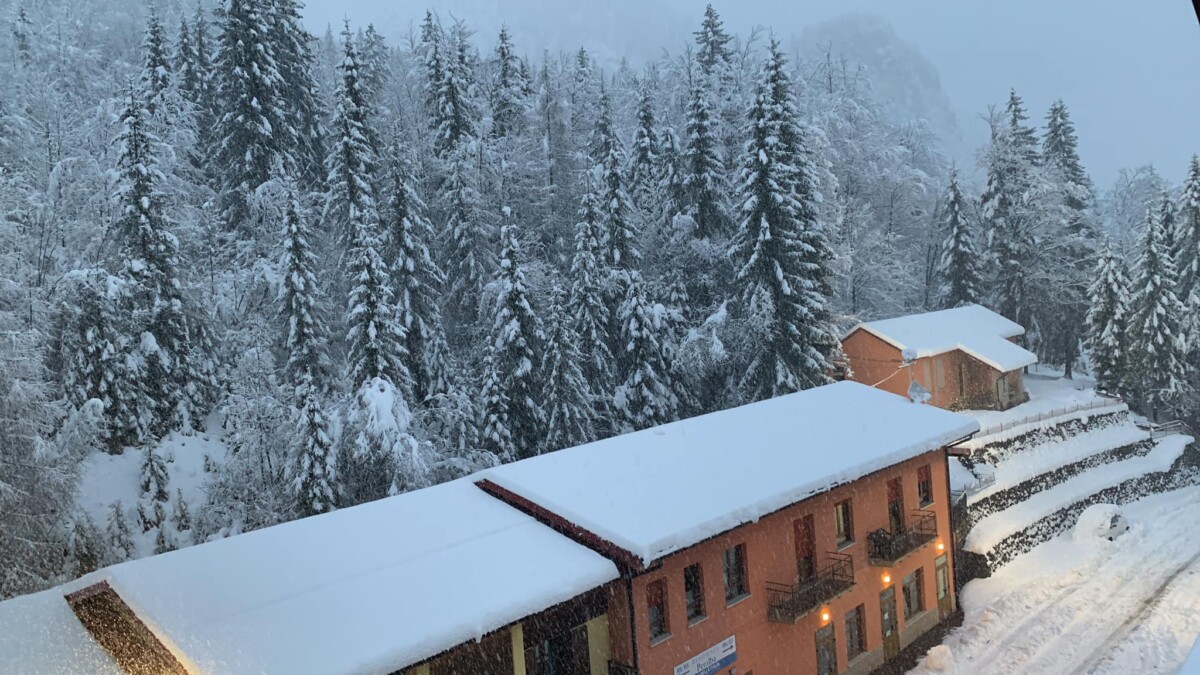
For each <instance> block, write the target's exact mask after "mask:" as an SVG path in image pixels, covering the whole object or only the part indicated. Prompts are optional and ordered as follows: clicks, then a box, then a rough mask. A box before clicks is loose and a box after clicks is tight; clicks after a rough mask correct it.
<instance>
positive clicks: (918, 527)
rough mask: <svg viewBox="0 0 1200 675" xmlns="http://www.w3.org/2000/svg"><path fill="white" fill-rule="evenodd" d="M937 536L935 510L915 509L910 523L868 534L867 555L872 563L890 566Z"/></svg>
mask: <svg viewBox="0 0 1200 675" xmlns="http://www.w3.org/2000/svg"><path fill="white" fill-rule="evenodd" d="M936 537H937V518H936V517H935V515H934V513H933V511H924V510H922V511H913V512H912V517H911V518H910V519H909V523H908V524H907V525H906V526H905V527H903V528H901V529H900V530H897V531H895V532H889V531H888V530H885V529H883V528H880V529H878V530H875V531H874V532H870V533H868V534H867V557H868V562H870V563H871V564H872V565H883V566H889V565H891V564H893V563H895V562H896V561H898V560H900V559H901V558H903V557H904V556H906V555H908V554H909V553H912V552H913V551H915V550H917V549H919V548H921V547H922V546H924V545H925V544H928V543H929V542H931V541H933V540H934V539H935V538H936Z"/></svg>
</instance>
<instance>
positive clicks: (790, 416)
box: [481, 382, 977, 564]
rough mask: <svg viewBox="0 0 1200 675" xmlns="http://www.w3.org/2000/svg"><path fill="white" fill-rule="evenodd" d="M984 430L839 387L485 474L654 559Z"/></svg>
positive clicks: (851, 386)
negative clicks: (978, 430) (977, 430)
mask: <svg viewBox="0 0 1200 675" xmlns="http://www.w3.org/2000/svg"><path fill="white" fill-rule="evenodd" d="M976 428H977V424H976V423H975V422H974V420H972V419H970V418H968V417H964V416H962V415H957V414H955V413H951V412H948V411H945V410H941V409H939V408H934V407H931V406H925V405H916V404H913V403H911V402H909V401H908V400H907V399H904V398H902V397H899V396H896V395H894V394H889V393H887V392H884V391H880V390H878V389H872V388H871V387H867V386H864V385H861V384H857V383H854V382H839V383H837V384H831V385H827V386H824V387H818V388H816V389H809V390H807V391H802V392H799V393H796V394H791V395H788V396H781V397H779V398H775V399H770V400H766V401H760V402H758V403H753V404H750V405H746V406H742V407H740V408H734V409H731V410H725V411H721V412H716V413H712V414H709V415H703V416H700V417H695V418H692V419H688V420H682V421H679V422H675V423H672V424H667V425H664V426H661V427H655V428H653V429H647V430H645V431H639V432H636V433H632V434H626V435H624V436H617V437H615V438H609V439H606V440H603V441H598V442H596V443H591V444H588V445H584V446H580V447H577V448H570V449H567V450H560V451H558V452H555V453H551V454H548V455H542V456H540V457H535V458H533V459H530V460H526V461H522V462H517V463H515V464H509V465H506V466H501V467H497V468H494V469H488V470H486V471H484V472H482V474H481V475H482V476H483V477H485V478H487V479H489V480H491V481H492V482H493V483H495V484H497V485H499V486H500V487H501V488H504V489H506V490H508V491H511V492H513V493H515V494H516V495H518V496H520V497H523V498H524V499H528V500H530V501H532V502H534V503H536V504H538V505H539V506H541V507H543V508H545V509H548V510H550V511H551V512H553V513H555V514H557V515H559V516H561V517H563V518H565V519H567V520H568V521H570V522H572V523H574V524H575V525H578V526H580V527H582V528H584V529H586V530H588V531H589V532H591V533H593V534H596V535H598V536H600V537H603V538H604V539H607V540H608V541H610V542H612V543H614V544H616V545H617V546H619V547H621V548H623V549H625V550H626V551H629V552H630V553H632V554H634V555H635V556H637V557H638V558H640V559H641V560H642V561H643V562H644V563H646V564H650V563H651V562H652V561H654V560H656V559H658V558H660V557H662V556H664V555H667V554H669V553H671V552H674V551H678V550H680V549H683V548H686V547H688V546H691V545H692V544H695V543H697V542H699V541H702V540H704V539H707V538H708V537H711V536H713V535H716V534H719V533H721V532H725V531H727V530H731V529H733V528H735V527H737V526H739V525H741V524H743V523H747V522H753V521H755V520H757V519H758V518H760V517H762V516H763V515H766V514H768V513H771V512H773V511H777V510H779V509H781V508H783V507H785V506H788V505H790V504H794V503H796V502H799V501H802V500H804V499H806V498H807V497H810V496H812V495H814V494H817V493H820V492H823V491H826V490H828V489H830V488H832V487H834V486H836V485H840V484H843V483H847V482H849V481H852V480H854V479H856V478H859V477H861V476H864V475H866V474H868V473H871V472H873V471H877V470H879V469H882V468H885V467H887V466H891V465H893V464H896V463H899V462H902V461H904V460H906V459H910V458H912V457H915V456H917V455H920V454H922V453H925V452H928V451H931V450H935V449H937V448H940V447H943V446H945V445H947V444H949V443H952V442H954V441H957V440H959V439H961V438H963V437H964V436H967V435H968V434H970V433H972V432H973V431H975V429H976Z"/></svg>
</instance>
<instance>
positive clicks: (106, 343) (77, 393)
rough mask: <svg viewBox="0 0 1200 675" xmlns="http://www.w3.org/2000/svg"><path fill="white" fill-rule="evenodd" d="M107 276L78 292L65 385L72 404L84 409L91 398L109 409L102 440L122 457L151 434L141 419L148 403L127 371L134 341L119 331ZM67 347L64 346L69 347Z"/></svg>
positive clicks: (85, 283) (87, 282)
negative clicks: (142, 405)
mask: <svg viewBox="0 0 1200 675" xmlns="http://www.w3.org/2000/svg"><path fill="white" fill-rule="evenodd" d="M114 285H115V284H114V283H112V280H110V279H109V278H108V277H107V276H106V275H103V274H98V275H92V276H90V277H89V278H87V279H85V280H84V281H83V282H81V283H80V284H79V285H78V286H77V287H76V289H75V293H74V297H75V303H74V305H73V306H71V307H70V308H69V309H68V308H66V307H64V311H70V312H71V313H72V315H73V316H72V317H71V320H72V322H73V328H74V335H73V339H72V340H70V341H68V340H66V339H64V343H67V344H69V345H70V346H69V350H70V352H69V353H68V354H67V355H66V370H65V373H64V377H63V386H64V389H65V390H66V394H67V400H68V401H70V403H71V404H72V405H74V406H75V407H77V408H79V407H82V406H83V405H84V404H85V403H87V401H88V400H90V399H97V400H99V401H100V402H101V404H102V405H103V407H104V425H103V428H102V429H101V436H102V437H103V439H104V443H105V447H106V448H107V450H108V452H109V453H110V454H114V455H119V454H121V453H122V452H124V450H125V447H126V446H130V445H136V444H137V443H138V442H139V441H140V440H141V439H142V437H143V436H144V435H145V433H146V431H147V429H146V428H144V427H145V425H144V424H143V423H142V419H141V418H140V417H139V415H138V406H139V404H140V403H141V402H143V401H145V398H144V396H143V395H142V393H141V392H140V390H139V389H138V386H139V380H138V378H137V377H136V373H130V372H129V369H128V368H127V367H126V351H127V349H128V340H127V339H126V338H125V337H124V336H122V335H121V333H120V331H119V322H118V317H117V313H118V311H119V309H118V304H117V302H116V300H117V298H114V297H110V293H109V288H110V286H114ZM67 344H64V347H66V346H67Z"/></svg>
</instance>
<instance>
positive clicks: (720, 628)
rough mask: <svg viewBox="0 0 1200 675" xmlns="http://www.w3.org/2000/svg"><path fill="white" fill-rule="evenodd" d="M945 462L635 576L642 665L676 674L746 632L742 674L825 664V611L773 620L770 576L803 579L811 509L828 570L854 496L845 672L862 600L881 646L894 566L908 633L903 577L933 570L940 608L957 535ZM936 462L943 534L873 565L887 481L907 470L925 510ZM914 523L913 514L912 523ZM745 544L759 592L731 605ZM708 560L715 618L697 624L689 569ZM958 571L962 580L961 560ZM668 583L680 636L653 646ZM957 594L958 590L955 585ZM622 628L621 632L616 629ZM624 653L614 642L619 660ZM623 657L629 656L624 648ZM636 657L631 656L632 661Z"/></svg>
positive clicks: (933, 592)
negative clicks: (845, 504)
mask: <svg viewBox="0 0 1200 675" xmlns="http://www.w3.org/2000/svg"><path fill="white" fill-rule="evenodd" d="M945 462H946V460H945V454H944V452H943V451H942V450H937V451H933V452H929V453H926V454H924V455H921V456H920V457H917V458H914V459H912V460H909V461H907V462H904V463H902V464H898V465H896V466H893V467H890V468H888V469H886V470H883V471H880V472H877V473H874V474H871V475H869V476H866V477H864V478H861V479H859V480H857V481H855V482H853V483H850V484H847V485H843V486H841V487H838V488H835V489H833V490H830V491H829V492H826V493H823V494H820V495H817V496H815V497H813V498H811V499H808V500H806V501H804V502H801V503H799V504H795V505H792V506H790V507H787V508H785V509H783V510H781V511H778V512H776V513H773V514H771V515H769V516H766V517H764V518H763V519H762V520H760V521H759V522H757V523H751V524H748V525H744V526H742V527H739V528H737V529H736V530H733V531H730V532H726V533H724V534H721V535H719V536H717V537H715V538H713V539H710V540H707V541H705V542H702V543H700V544H697V545H696V546H693V547H691V548H689V549H686V550H684V551H680V552H678V553H675V554H672V555H670V556H668V557H667V558H666V559H664V560H662V561H661V565H660V566H659V567H658V568H656V569H653V570H650V571H647V572H644V573H642V574H640V575H638V576H636V577H634V578H633V598H634V612H635V615H636V624H635V625H636V630H635V631H634V632H635V634H636V641H637V652H638V670H639V672H640V673H641V674H642V675H671V673H672V672H673V671H674V668H675V666H677V665H679V664H681V663H683V662H684V661H686V660H688V659H690V658H692V657H693V656H695V655H697V654H699V653H700V652H702V651H704V650H705V649H708V648H709V647H711V646H713V645H716V644H717V643H719V642H720V641H721V640H724V639H725V638H727V637H729V636H730V635H735V636H736V637H737V654H738V659H737V662H736V668H737V671H738V672H739V673H747V672H749V671H751V670H753V671H754V673H755V675H794V674H795V673H810V672H815V671H816V642H815V639H816V638H815V632H816V630H817V629H818V628H819V627H821V626H822V625H823V622H822V620H821V617H820V615H821V612H820V611H816V612H813V613H811V614H809V615H808V616H806V617H804V618H802V619H800V620H799V621H798V622H797V623H796V624H794V625H786V624H777V623H771V622H769V621H768V620H767V592H766V588H765V585H766V583H767V582H768V581H771V582H778V583H786V584H792V583H795V580H796V553H795V551H796V546H795V536H794V525H793V523H794V521H796V520H797V519H799V518H801V517H802V516H804V515H806V514H810V513H811V514H813V516H814V521H815V527H816V544H817V547H816V549H817V553H818V558H817V559H818V566H821V567H823V563H824V561H825V556H824V553H825V552H827V551H836V550H837V548H836V543H835V542H836V525H835V521H834V504H836V503H837V502H839V501H841V500H843V499H847V498H850V499H852V500H853V502H852V504H853V524H854V539H855V541H854V543H853V544H850V545H848V546H847V547H845V548H843V549H842V551H841V552H842V553H848V554H851V555H852V556H853V558H854V570H855V578H856V584H855V586H854V588H853V589H852V590H850V591H849V592H848V593H846V594H844V595H842V596H840V597H838V598H836V599H835V600H834V601H833V603H832V604H831V605H829V607H828V608H829V611H830V613H831V615H832V618H831V620H832V623H833V624H834V626H835V628H834V630H835V632H836V637H837V649H838V663H839V665H838V670H839V671H840V670H843V669H844V668H845V667H846V646H845V645H846V635H845V622H844V617H845V613H846V612H847V611H848V610H850V609H852V608H854V607H855V606H857V605H860V604H861V605H864V618H865V632H866V649H867V651H872V650H875V649H879V648H880V647H881V646H882V632H881V618H880V611H879V593H880V592H881V591H882V590H883V589H884V588H885V584H884V582H883V574H884V572H885V571H887V572H890V573H891V576H892V584H889V585H895V586H896V594H897V603H898V608H899V612H898V613H899V614H900V616H899V628H900V630H901V631H903V630H904V628H905V626H904V616H903V599H902V597H903V596H902V592H901V589H900V583H901V580H902V579H903V578H904V576H905V575H907V574H909V573H910V572H912V571H913V570H915V569H917V568H918V567H922V568H923V569H924V575H925V586H924V597H925V607H926V609H927V610H928V611H932V612H937V586H936V577H935V567H934V565H935V560H936V558H937V557H938V556H939V555H947V557H948V559H949V558H950V556H949V552H950V550H951V549H952V548H953V547H952V545H951V541H950V514H949V504H948V498H949V497H948V493H947V490H948V485H947V476H946V463H945ZM924 465H929V466H930V469H931V474H932V479H933V495H934V502H933V504H932V505H930V506H927V507H925V508H927V509H929V510H932V511H935V513H936V514H937V516H936V519H937V528H938V535H939V536H938V538H937V539H935V540H934V542H933V543H930V544H928V545H926V546H925V547H924V548H922V549H920V550H918V551H916V552H914V553H912V554H910V555H909V556H908V557H906V558H905V559H903V560H902V561H901V562H900V563H899V564H898V565H897V566H896V567H895V568H891V569H885V568H882V567H874V566H871V565H869V564H868V562H867V533H868V532H869V531H871V530H875V529H878V528H887V527H888V516H887V482H888V481H889V480H891V479H893V478H896V477H901V478H902V480H903V494H904V509H905V512H906V514H908V513H910V512H911V511H913V510H916V509H917V508H920V507H919V501H918V495H917V470H918V468H919V467H921V466H924ZM910 522H911V521H910ZM939 542H940V543H943V544H944V545H945V550H944V551H938V550H937V546H936V544H937V543H939ZM737 544H745V545H746V557H747V568H748V577H749V580H748V586H749V589H750V595H749V596H748V597H745V598H744V599H742V600H741V601H739V602H735V603H734V604H732V605H731V606H726V603H725V589H724V583H723V573H722V553H723V552H724V551H725V549H727V548H731V547H733V546H735V545H737ZM696 562H699V563H700V564H701V565H702V569H703V577H704V598H705V609H706V613H707V618H705V619H703V620H701V621H699V622H698V623H696V624H695V625H692V626H689V625H688V622H687V618H686V617H687V608H686V606H685V601H684V582H683V570H684V568H685V567H687V566H688V565H691V564H693V563H696ZM950 565H951V568H950V570H949V573H950V576H951V578H953V573H954V570H953V567H952V565H953V560H952V559H950ZM660 579H662V580H666V586H667V616H668V620H669V631H670V633H671V636H670V637H669V638H666V639H665V640H662V641H660V642H659V643H658V644H654V645H652V644H651V640H650V634H649V617H648V610H647V604H646V599H647V585H648V584H650V583H653V582H655V581H658V580H660ZM951 592H953V591H951ZM622 601H623V602H625V603H627V602H628V601H627V599H625V598H620V599H618V600H616V601H615V602H613V603H610V605H609V608H610V614H609V617H610V622H612V623H613V624H615V623H616V622H613V621H612V619H613V617H614V614H615V613H614V609H615V607H614V605H616V604H620V603H621V602H622ZM612 630H613V633H614V634H616V633H618V632H620V631H621V629H618V628H616V627H615V626H614V627H613V629H612ZM622 651H624V650H623V649H621V648H619V647H618V645H616V644H614V645H613V654H614V659H615V658H616V657H617V654H618V653H619V652H622ZM622 656H624V654H622ZM623 662H624V663H630V661H623Z"/></svg>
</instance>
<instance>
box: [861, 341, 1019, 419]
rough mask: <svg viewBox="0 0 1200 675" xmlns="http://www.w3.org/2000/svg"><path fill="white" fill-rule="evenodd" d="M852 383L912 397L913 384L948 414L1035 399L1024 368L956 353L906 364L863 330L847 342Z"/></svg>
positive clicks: (1003, 407)
mask: <svg viewBox="0 0 1200 675" xmlns="http://www.w3.org/2000/svg"><path fill="white" fill-rule="evenodd" d="M842 351H844V352H845V354H846V359H847V361H849V363H850V370H851V375H850V379H851V380H853V381H855V382H861V383H863V384H866V385H868V386H875V387H878V388H879V389H882V390H884V391H890V392H892V393H893V394H897V395H899V396H907V395H908V394H909V389H910V388H911V387H912V385H913V383H914V382H915V383H917V384H918V385H920V386H921V388H923V389H924V390H925V391H927V392H929V395H930V399H929V401H928V402H929V404H930V405H935V406H937V407H939V408H945V409H947V410H1007V409H1009V408H1011V407H1013V406H1016V405H1020V404H1022V403H1024V402H1026V401H1028V400H1029V394H1027V393H1026V392H1025V381H1024V378H1022V373H1021V369H1020V368H1017V369H1014V370H1009V371H1001V370H998V369H996V368H994V367H992V366H990V365H988V364H986V363H984V362H983V361H980V360H979V359H977V358H975V357H973V356H971V355H970V354H968V353H966V352H964V351H962V350H959V349H954V350H951V351H947V352H942V353H940V354H934V355H932V356H925V357H921V358H917V359H914V360H912V361H909V362H906V361H905V359H904V355H903V352H902V351H901V350H900V349H898V348H897V347H896V346H895V345H892V344H890V343H888V342H886V341H884V340H883V339H881V338H879V337H877V336H876V335H874V334H872V333H870V332H868V331H864V330H859V331H855V332H853V333H851V334H849V335H847V336H846V338H845V339H843V340H842Z"/></svg>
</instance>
